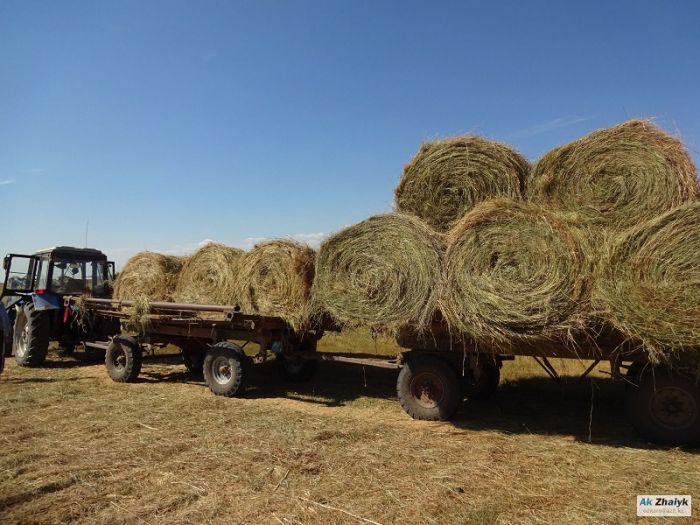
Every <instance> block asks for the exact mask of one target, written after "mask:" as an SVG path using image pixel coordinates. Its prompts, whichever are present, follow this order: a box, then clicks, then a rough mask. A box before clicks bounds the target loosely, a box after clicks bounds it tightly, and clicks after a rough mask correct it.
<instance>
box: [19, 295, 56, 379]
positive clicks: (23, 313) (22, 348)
mask: <svg viewBox="0 0 700 525" xmlns="http://www.w3.org/2000/svg"><path fill="white" fill-rule="evenodd" d="M50 330H51V327H50V326H49V317H48V315H46V312H40V311H38V310H36V309H35V308H34V303H33V302H31V301H30V302H28V303H26V304H25V305H24V307H23V308H21V309H19V311H18V312H17V317H16V318H15V329H14V340H13V347H14V352H15V361H16V362H17V364H18V365H19V366H41V365H42V364H44V361H46V354H47V353H48V351H49V337H50Z"/></svg>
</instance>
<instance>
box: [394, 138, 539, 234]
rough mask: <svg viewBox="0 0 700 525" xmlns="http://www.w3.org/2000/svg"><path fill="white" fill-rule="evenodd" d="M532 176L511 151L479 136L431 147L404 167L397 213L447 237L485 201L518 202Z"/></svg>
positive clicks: (525, 162) (423, 146) (440, 141)
mask: <svg viewBox="0 0 700 525" xmlns="http://www.w3.org/2000/svg"><path fill="white" fill-rule="evenodd" d="M528 171H529V164H528V162H527V160H525V158H524V157H523V156H522V155H520V154H519V153H518V152H517V151H515V150H514V149H513V148H511V147H510V146H507V145H506V144H501V143H500V142H495V141H492V140H488V139H485V138H482V137H479V136H476V135H465V136H461V137H453V138H449V139H446V140H437V141H435V142H427V143H425V144H423V145H422V146H421V147H420V150H418V153H416V155H415V156H414V157H413V159H411V161H410V162H409V163H408V164H407V165H406V167H405V168H404V172H403V176H402V177H401V181H400V182H399V185H398V187H397V188H396V192H395V194H396V199H395V202H396V209H397V211H399V212H402V213H408V214H411V215H416V216H417V217H420V218H421V219H423V220H424V221H425V222H426V223H428V224H429V225H430V226H431V227H433V228H434V229H435V230H437V231H439V232H445V231H447V230H449V229H450V228H451V227H452V226H453V225H454V223H455V222H456V221H458V220H459V219H460V218H462V216H464V214H465V213H467V212H468V211H469V210H471V209H472V208H473V207H474V206H475V205H476V204H477V203H479V202H481V201H485V200H489V199H494V198H497V197H509V198H513V199H519V198H520V196H521V192H522V188H523V182H524V179H525V177H526V175H527V173H528Z"/></svg>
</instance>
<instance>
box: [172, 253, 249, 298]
mask: <svg viewBox="0 0 700 525" xmlns="http://www.w3.org/2000/svg"><path fill="white" fill-rule="evenodd" d="M244 253H245V252H244V251H243V250H239V249H238V248H233V247H230V246H224V245H223V244H217V243H209V244H206V245H205V246H203V247H201V248H200V249H199V250H197V252H195V254H194V255H192V256H191V257H189V258H188V260H187V262H186V263H185V264H184V266H183V267H182V270H181V271H180V275H179V277H178V280H177V286H176V288H175V297H176V299H177V301H181V302H186V303H199V304H235V303H236V291H235V287H236V274H237V272H238V262H239V260H240V259H241V257H242V256H243V254H244Z"/></svg>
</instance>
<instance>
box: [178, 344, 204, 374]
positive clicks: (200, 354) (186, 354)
mask: <svg viewBox="0 0 700 525" xmlns="http://www.w3.org/2000/svg"><path fill="white" fill-rule="evenodd" d="M182 362H183V363H185V368H187V371H188V372H189V373H190V374H191V375H192V376H193V377H195V378H198V379H201V378H202V377H203V375H204V370H203V368H204V349H200V348H199V347H197V346H189V345H188V346H183V347H182Z"/></svg>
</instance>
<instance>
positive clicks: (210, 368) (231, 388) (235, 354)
mask: <svg viewBox="0 0 700 525" xmlns="http://www.w3.org/2000/svg"><path fill="white" fill-rule="evenodd" d="M246 361H247V357H246V355H245V354H244V353H243V350H242V349H241V348H240V347H239V346H237V345H235V344H233V343H229V342H225V341H224V342H220V343H216V344H215V345H213V346H211V347H209V350H207V355H206V356H205V357H204V367H203V370H204V381H205V382H206V383H207V386H208V387H209V390H211V391H212V392H213V393H214V395H217V396H224V397H234V396H236V395H238V394H239V393H242V392H243V390H244V382H243V379H244V376H245V368H246Z"/></svg>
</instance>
